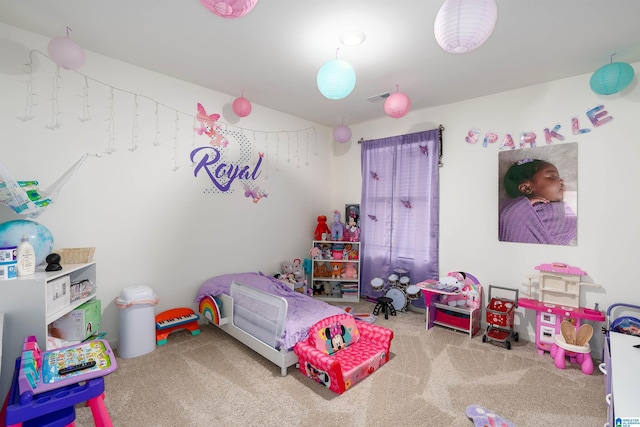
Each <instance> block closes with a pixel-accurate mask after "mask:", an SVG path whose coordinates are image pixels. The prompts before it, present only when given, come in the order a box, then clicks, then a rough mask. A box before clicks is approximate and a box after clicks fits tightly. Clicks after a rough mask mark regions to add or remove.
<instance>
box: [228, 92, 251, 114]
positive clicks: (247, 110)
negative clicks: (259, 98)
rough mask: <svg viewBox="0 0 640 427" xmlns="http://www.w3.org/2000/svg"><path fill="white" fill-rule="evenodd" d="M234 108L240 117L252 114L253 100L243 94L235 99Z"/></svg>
mask: <svg viewBox="0 0 640 427" xmlns="http://www.w3.org/2000/svg"><path fill="white" fill-rule="evenodd" d="M232 108H233V112H234V113H236V115H237V116H238V117H247V116H248V115H249V114H251V102H249V100H248V99H247V98H244V97H242V96H241V97H240V98H236V99H235V100H234V101H233V104H232Z"/></svg>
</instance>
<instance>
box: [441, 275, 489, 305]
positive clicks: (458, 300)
mask: <svg viewBox="0 0 640 427" xmlns="http://www.w3.org/2000/svg"><path fill="white" fill-rule="evenodd" d="M438 281H439V282H440V284H443V285H445V286H451V285H453V286H455V287H456V288H457V293H456V294H454V295H441V296H440V302H442V303H445V304H447V305H450V306H459V307H462V306H472V307H476V308H477V307H478V306H479V304H480V302H479V301H478V299H479V298H478V292H477V289H476V287H475V284H474V283H473V280H471V279H469V278H467V276H466V274H464V273H463V272H461V271H453V272H451V273H449V274H448V275H447V277H441V278H440V279H439V280H438Z"/></svg>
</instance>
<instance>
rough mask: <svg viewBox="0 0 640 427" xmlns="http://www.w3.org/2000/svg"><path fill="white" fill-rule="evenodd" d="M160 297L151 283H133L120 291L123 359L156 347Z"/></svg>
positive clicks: (121, 349) (118, 303)
mask: <svg viewBox="0 0 640 427" xmlns="http://www.w3.org/2000/svg"><path fill="white" fill-rule="evenodd" d="M157 303H158V297H157V296H156V294H155V293H154V292H153V290H152V289H151V288H150V287H148V286H142V285H140V286H129V287H127V288H124V289H123V290H122V291H120V296H119V297H118V298H116V305H117V306H118V307H120V343H119V345H118V355H119V356H120V357H122V358H123V359H130V358H133V357H138V356H142V355H143V354H147V353H150V352H152V351H153V350H154V349H155V348H156V323H155V309H154V306H155V305H156V304H157Z"/></svg>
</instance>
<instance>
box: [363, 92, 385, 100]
mask: <svg viewBox="0 0 640 427" xmlns="http://www.w3.org/2000/svg"><path fill="white" fill-rule="evenodd" d="M388 97H389V92H385V93H380V94H378V95H373V96H370V97H368V98H366V99H367V101H369V102H378V101H383V100H385V99H387V98H388Z"/></svg>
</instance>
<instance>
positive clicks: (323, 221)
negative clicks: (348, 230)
mask: <svg viewBox="0 0 640 427" xmlns="http://www.w3.org/2000/svg"><path fill="white" fill-rule="evenodd" d="M322 233H325V234H326V236H331V230H330V229H329V226H328V225H327V217H326V216H324V215H320V216H319V217H318V225H316V232H315V235H314V238H315V240H323V239H322Z"/></svg>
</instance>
